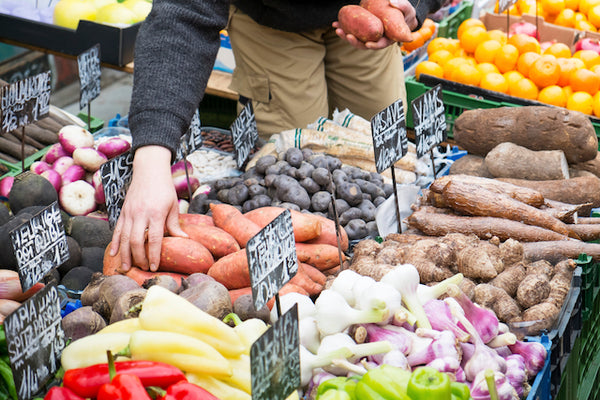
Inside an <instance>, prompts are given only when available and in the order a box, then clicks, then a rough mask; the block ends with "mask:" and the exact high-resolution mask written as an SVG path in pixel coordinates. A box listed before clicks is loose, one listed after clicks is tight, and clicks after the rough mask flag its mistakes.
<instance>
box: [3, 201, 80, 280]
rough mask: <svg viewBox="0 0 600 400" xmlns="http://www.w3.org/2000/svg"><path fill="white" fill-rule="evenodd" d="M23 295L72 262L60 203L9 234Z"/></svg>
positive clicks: (54, 204) (47, 208) (45, 209)
mask: <svg viewBox="0 0 600 400" xmlns="http://www.w3.org/2000/svg"><path fill="white" fill-rule="evenodd" d="M9 236H10V241H11V243H12V246H13V250H14V252H15V257H16V259H17V265H18V267H19V271H18V272H19V279H20V281H21V287H22V288H23V291H27V290H28V289H30V288H31V287H32V286H33V285H35V284H36V283H38V282H39V281H41V280H42V278H43V277H44V276H46V274H48V272H50V270H52V269H53V268H56V267H58V266H60V265H62V264H63V263H64V262H65V261H67V260H68V259H69V247H68V245H67V236H66V234H65V230H64V228H63V224H62V217H61V215H60V209H59V208H58V204H57V202H53V203H52V204H50V205H49V206H48V207H46V208H44V209H43V210H41V211H40V212H39V213H37V214H35V215H34V216H33V217H31V219H30V220H29V221H26V222H24V223H23V224H21V225H19V226H17V227H16V228H15V229H13V230H12V231H10V233H9Z"/></svg>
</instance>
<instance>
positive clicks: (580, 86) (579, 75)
mask: <svg viewBox="0 0 600 400" xmlns="http://www.w3.org/2000/svg"><path fill="white" fill-rule="evenodd" d="M569 86H571V88H572V89H573V91H574V92H588V93H589V94H591V95H592V96H593V95H595V94H596V92H597V91H598V89H600V76H598V75H596V74H595V73H594V72H592V71H590V70H589V69H587V68H580V69H577V70H575V71H573V72H571V76H570V77H569Z"/></svg>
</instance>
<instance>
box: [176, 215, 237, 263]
mask: <svg viewBox="0 0 600 400" xmlns="http://www.w3.org/2000/svg"><path fill="white" fill-rule="evenodd" d="M179 221H180V222H179V225H180V226H181V229H182V230H183V231H184V232H185V233H187V234H188V236H189V237H190V239H192V240H195V241H196V242H198V243H200V244H202V245H203V246H204V247H206V248H207V249H208V251H210V253H211V254H212V255H213V256H214V257H215V258H221V257H223V256H226V255H227V254H231V253H234V252H236V251H238V250H239V249H240V245H239V244H238V242H237V241H236V240H235V238H234V237H233V236H231V235H230V234H229V233H227V232H225V231H224V230H223V229H221V228H219V227H216V226H211V225H200V224H190V223H187V222H181V219H180V220H179Z"/></svg>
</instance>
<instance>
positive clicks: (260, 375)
mask: <svg viewBox="0 0 600 400" xmlns="http://www.w3.org/2000/svg"><path fill="white" fill-rule="evenodd" d="M250 365H251V369H250V372H251V374H252V400H279V399H285V398H286V397H288V396H289V395H290V394H292V392H293V391H294V390H296V389H297V388H298V387H299V386H300V336H299V334H298V304H294V305H293V306H292V308H290V309H289V311H287V312H286V313H285V314H283V315H282V316H281V318H279V319H278V320H277V321H276V322H275V323H274V324H273V326H271V327H270V328H269V329H268V330H267V331H266V332H265V333H264V334H263V335H262V336H261V337H259V338H258V339H257V340H256V342H254V343H253V344H252V347H251V348H250Z"/></svg>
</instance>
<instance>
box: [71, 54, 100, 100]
mask: <svg viewBox="0 0 600 400" xmlns="http://www.w3.org/2000/svg"><path fill="white" fill-rule="evenodd" d="M77 68H78V70H79V86H80V89H79V108H83V107H85V106H87V105H88V104H89V103H90V102H91V101H92V100H94V99H95V98H96V97H98V96H99V95H100V78H101V76H102V71H101V69H100V44H96V45H95V46H93V47H91V48H90V49H88V50H86V51H84V52H83V53H81V54H79V55H78V56H77Z"/></svg>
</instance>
